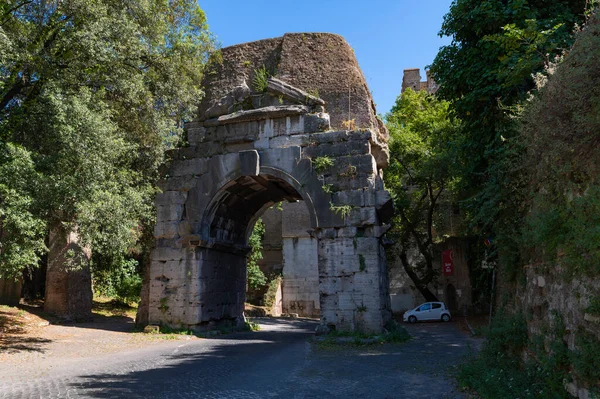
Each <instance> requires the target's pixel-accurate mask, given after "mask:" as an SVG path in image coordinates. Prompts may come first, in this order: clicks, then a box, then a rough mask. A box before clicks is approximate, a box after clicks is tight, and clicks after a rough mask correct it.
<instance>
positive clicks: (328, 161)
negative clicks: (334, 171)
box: [310, 155, 335, 173]
mask: <svg viewBox="0 0 600 399" xmlns="http://www.w3.org/2000/svg"><path fill="white" fill-rule="evenodd" d="M310 162H311V163H312V165H313V169H314V170H315V172H317V173H323V172H325V171H326V170H327V169H328V168H331V167H332V166H333V165H334V164H335V160H334V159H333V158H332V157H329V156H326V155H325V156H322V157H315V158H312V159H311V160H310Z"/></svg>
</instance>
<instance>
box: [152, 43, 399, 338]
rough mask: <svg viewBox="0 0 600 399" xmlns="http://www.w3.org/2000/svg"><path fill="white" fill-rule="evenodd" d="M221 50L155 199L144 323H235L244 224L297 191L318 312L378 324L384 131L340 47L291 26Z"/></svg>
mask: <svg viewBox="0 0 600 399" xmlns="http://www.w3.org/2000/svg"><path fill="white" fill-rule="evenodd" d="M307 44H308V45H309V46H308V47H307V48H305V47H306V45H307ZM222 55H223V61H222V63H219V64H215V65H213V70H212V71H209V73H208V74H207V80H206V82H205V83H206V87H207V97H206V98H205V99H204V100H203V103H202V104H201V105H200V107H199V113H198V117H197V119H196V120H194V121H193V122H191V123H189V124H187V126H186V129H187V133H188V141H189V147H186V148H180V149H178V150H175V151H172V153H171V154H170V155H171V162H170V163H169V164H168V166H167V168H166V169H168V170H167V172H166V175H165V176H166V177H165V179H164V180H163V182H162V184H161V186H162V190H163V192H162V193H161V194H159V195H158V196H157V199H156V204H157V210H158V217H157V225H156V229H155V237H156V249H155V250H154V251H153V254H152V262H151V268H150V286H149V311H148V318H149V322H150V323H161V324H168V325H172V326H184V327H189V328H203V327H204V326H205V325H210V324H213V323H238V322H239V321H240V320H241V318H242V317H243V308H244V298H245V278H246V255H247V253H248V251H249V248H248V246H247V238H248V234H249V229H250V228H251V227H252V225H253V223H254V221H255V220H256V218H257V217H258V216H259V215H260V214H261V212H262V211H264V210H265V209H266V208H267V207H269V206H271V205H273V204H275V203H277V202H279V201H289V202H295V201H299V200H303V201H305V203H306V205H307V208H308V209H309V213H310V219H311V225H312V233H311V234H313V235H314V236H315V237H316V238H317V239H318V269H319V298H320V309H321V322H322V324H323V325H327V326H329V327H334V328H337V329H344V330H360V331H376V332H379V331H381V329H382V327H383V325H384V324H385V322H386V321H387V320H388V319H389V317H390V311H389V299H388V281H387V271H386V267H385V253H384V250H383V247H382V245H381V242H380V241H381V237H382V235H383V234H384V232H385V230H386V228H385V226H383V223H384V222H386V221H387V219H388V218H389V217H390V214H391V200H390V197H389V194H388V193H387V191H385V189H384V187H383V182H382V179H381V171H380V170H381V169H382V168H383V167H385V166H386V165H387V145H386V144H385V141H386V139H387V132H386V131H385V128H383V127H382V125H381V123H380V122H379V121H378V120H377V118H376V116H375V109H374V106H373V103H372V100H371V97H370V94H369V91H368V89H367V87H366V84H365V82H364V78H363V76H362V73H361V72H360V69H358V65H357V64H356V61H355V59H354V56H353V53H352V50H351V49H350V47H349V46H348V45H347V44H346V43H345V41H344V40H343V39H342V38H341V37H339V36H336V35H328V34H294V35H286V36H284V37H282V38H277V39H269V40H263V41H260V42H253V43H246V44H243V45H239V46H233V47H229V48H226V49H223V50H222ZM307 57H308V58H307ZM313 61H318V65H319V67H318V68H317V66H316V65H317V64H315V63H314V62H313ZM251 65H254V66H255V67H254V68H250V67H249V66H251ZM311 65H312V66H313V69H311ZM297 67H302V68H301V69H300V70H298V69H297ZM303 68H305V69H303ZM261 70H262V71H270V72H269V73H270V75H272V76H271V77H269V76H267V75H266V74H265V73H262V72H261ZM259 75H260V76H263V78H264V79H261V78H260V76H259ZM256 76H259V80H258V81H257V78H256ZM246 82H254V83H255V84H254V85H252V86H253V89H250V88H249V87H248V84H247V83H246ZM307 82H310V85H311V86H310V87H307V86H306V85H307V84H308V83H307ZM294 84H296V85H298V86H299V87H297V86H293V85H294ZM300 87H301V88H300ZM302 89H304V90H308V89H311V90H313V91H312V93H313V94H316V92H317V91H318V92H319V96H320V97H317V96H315V95H313V94H309V93H308V92H306V91H304V90H302ZM326 109H327V110H328V111H329V113H326V112H325V110H326ZM348 112H350V116H352V119H351V120H347V121H345V122H344V121H343V120H344V118H343V116H342V114H346V115H348ZM342 124H343V125H344V127H345V129H344V130H342V129H341V128H342V126H341V125H342ZM357 124H358V126H360V128H358V127H357V126H356V125H357ZM332 126H333V128H332Z"/></svg>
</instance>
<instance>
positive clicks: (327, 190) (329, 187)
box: [322, 184, 333, 194]
mask: <svg viewBox="0 0 600 399" xmlns="http://www.w3.org/2000/svg"><path fill="white" fill-rule="evenodd" d="M322 188H323V191H324V192H325V193H327V194H331V193H332V192H333V184H323V186H322Z"/></svg>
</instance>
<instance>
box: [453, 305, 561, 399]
mask: <svg viewBox="0 0 600 399" xmlns="http://www.w3.org/2000/svg"><path fill="white" fill-rule="evenodd" d="M562 328H563V329H564V326H563V327H562ZM561 331H562V330H561V327H560V325H559V323H558V322H557V323H555V325H554V326H552V327H551V328H550V327H549V328H548V329H547V331H545V333H544V334H543V335H541V336H539V337H533V338H532V341H530V340H529V339H528V337H527V326H526V322H525V317H524V316H523V315H522V314H517V315H498V316H497V317H496V318H495V319H494V321H493V323H492V326H491V327H490V328H488V329H486V330H485V332H484V334H485V336H486V337H487V341H486V343H485V345H484V347H483V348H482V350H481V352H480V353H472V354H471V355H470V356H469V357H468V359H467V360H466V361H465V362H464V363H463V364H461V365H460V366H459V369H458V374H457V379H458V382H459V384H460V385H461V386H462V387H463V388H465V389H467V390H471V391H474V392H476V393H477V395H478V396H477V397H481V398H483V399H513V398H521V399H542V398H557V399H558V398H568V397H569V395H568V394H567V392H566V391H565V389H564V386H563V380H564V379H565V378H567V372H568V371H567V370H568V357H567V348H566V344H565V343H564V342H562V332H561ZM535 341H537V342H535ZM526 349H527V350H528V353H529V354H530V355H531V356H530V357H529V360H528V361H523V357H522V353H523V351H524V350H526ZM546 349H549V350H546Z"/></svg>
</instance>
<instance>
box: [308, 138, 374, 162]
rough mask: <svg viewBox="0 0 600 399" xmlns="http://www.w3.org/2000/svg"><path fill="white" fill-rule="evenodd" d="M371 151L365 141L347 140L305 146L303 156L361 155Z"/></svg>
mask: <svg viewBox="0 0 600 399" xmlns="http://www.w3.org/2000/svg"><path fill="white" fill-rule="evenodd" d="M370 153H371V144H369V142H366V141H347V142H342V143H335V144H319V145H316V146H309V147H305V148H304V151H303V154H302V155H303V156H305V157H308V158H317V157H322V156H329V157H341V156H344V155H363V154H370Z"/></svg>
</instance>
